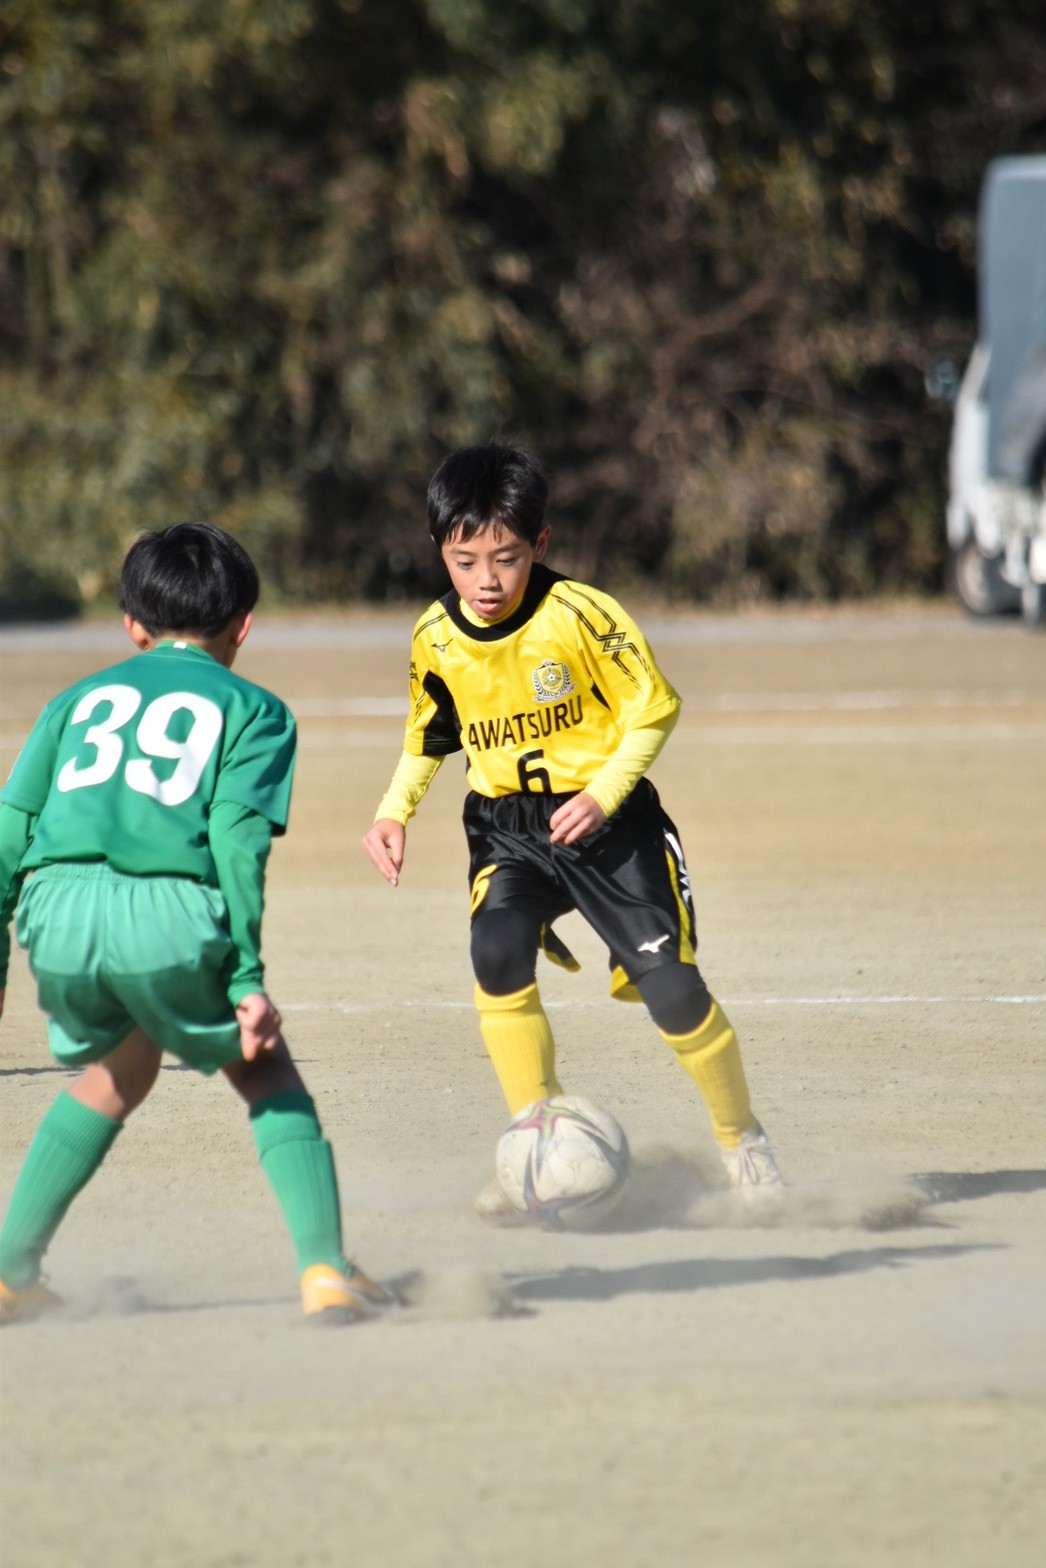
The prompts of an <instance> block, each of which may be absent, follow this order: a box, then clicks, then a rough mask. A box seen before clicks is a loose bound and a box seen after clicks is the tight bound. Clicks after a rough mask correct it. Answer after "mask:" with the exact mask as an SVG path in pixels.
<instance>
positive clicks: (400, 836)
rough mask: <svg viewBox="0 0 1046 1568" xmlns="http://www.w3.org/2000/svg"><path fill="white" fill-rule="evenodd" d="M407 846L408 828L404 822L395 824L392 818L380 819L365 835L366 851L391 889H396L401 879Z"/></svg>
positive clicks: (364, 844)
mask: <svg viewBox="0 0 1046 1568" xmlns="http://www.w3.org/2000/svg"><path fill="white" fill-rule="evenodd" d="M406 844H407V830H406V828H405V827H404V826H403V823H402V822H394V821H393V820H392V818H391V817H380V818H379V819H378V821H377V822H375V824H374V826H373V827H372V828H370V829H369V830H368V831H367V832H366V833H364V835H363V847H364V849H365V850H366V851H367V854H368V855H369V856H370V858H371V860H373V862H374V864H375V865H376V866H377V868H378V870H379V871H380V872H381V874H382V876H383V877H384V878H385V880H386V882H388V883H389V885H390V886H391V887H395V886H396V883H397V882H398V881H399V879H400V867H401V866H402V865H403V852H404V849H405V848H406Z"/></svg>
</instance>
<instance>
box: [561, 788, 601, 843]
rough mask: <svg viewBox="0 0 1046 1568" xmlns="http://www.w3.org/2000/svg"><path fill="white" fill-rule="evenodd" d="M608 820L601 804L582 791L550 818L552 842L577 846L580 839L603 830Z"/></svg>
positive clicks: (565, 802) (564, 803)
mask: <svg viewBox="0 0 1046 1568" xmlns="http://www.w3.org/2000/svg"><path fill="white" fill-rule="evenodd" d="M606 819H607V814H606V812H605V811H604V810H603V808H602V806H601V805H600V804H599V802H598V801H597V800H594V799H593V797H592V796H591V795H586V794H585V792H584V790H582V791H581V794H580V795H572V796H571V797H570V799H569V800H566V801H564V802H563V804H562V805H561V806H560V807H559V809H558V811H554V812H553V813H552V815H551V816H550V817H549V819H548V825H549V827H550V828H551V829H552V832H551V834H550V839H551V842H552V843H553V844H576V843H577V841H578V839H580V838H588V835H589V834H590V833H594V832H595V831H596V829H597V828H601V827H602V826H603V823H604V822H605V821H606Z"/></svg>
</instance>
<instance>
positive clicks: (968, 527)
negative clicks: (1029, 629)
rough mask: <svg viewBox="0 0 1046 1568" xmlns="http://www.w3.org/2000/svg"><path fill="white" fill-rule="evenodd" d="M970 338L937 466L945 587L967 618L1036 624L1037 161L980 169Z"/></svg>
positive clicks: (1041, 289)
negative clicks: (941, 471)
mask: <svg viewBox="0 0 1046 1568" xmlns="http://www.w3.org/2000/svg"><path fill="white" fill-rule="evenodd" d="M978 243H979V270H978V341H977V345H976V347H975V349H974V351H973V354H972V356H971V358H970V363H969V365H968V366H967V368H966V373H965V375H964V376H963V378H962V382H961V384H960V386H959V391H958V396H957V397H956V400H955V418H954V423H953V426H952V439H951V447H950V450H949V457H948V545H949V548H950V552H951V567H952V584H953V586H954V589H955V593H956V595H957V597H958V599H959V601H960V603H961V604H963V605H964V606H965V608H966V609H967V610H968V611H969V612H970V613H971V614H972V615H997V614H1000V613H1002V612H1004V611H1007V610H1015V609H1018V608H1019V609H1020V610H1021V611H1022V613H1023V615H1024V618H1025V620H1026V621H1027V622H1028V623H1029V624H1030V625H1033V626H1042V625H1046V156H1043V157H1027V158H999V159H997V160H996V161H995V162H994V163H991V164H989V165H988V171H987V173H986V175H985V179H984V185H983V188H982V192H981V204H980V215H979V233H978Z"/></svg>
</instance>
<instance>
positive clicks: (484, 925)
mask: <svg viewBox="0 0 1046 1568" xmlns="http://www.w3.org/2000/svg"><path fill="white" fill-rule="evenodd" d="M538 934H539V927H538V925H537V922H536V921H535V920H533V919H532V918H531V917H530V916H528V915H524V914H521V913H520V912H519V911H518V910H515V909H492V910H490V911H489V912H487V913H486V914H479V915H477V916H476V919H475V920H474V921H473V922H472V940H471V953H472V970H473V973H474V974H475V976H476V979H477V981H478V982H479V984H480V986H481V987H482V988H483V990H484V991H486V992H487V994H488V995H489V996H508V995H509V994H510V993H511V992H513V991H522V990H523V989H524V987H525V986H528V985H532V984H533V983H534V972H535V970H536V968H537V954H538Z"/></svg>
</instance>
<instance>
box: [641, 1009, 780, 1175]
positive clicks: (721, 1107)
mask: <svg viewBox="0 0 1046 1568" xmlns="http://www.w3.org/2000/svg"><path fill="white" fill-rule="evenodd" d="M661 1034H662V1036H663V1037H664V1039H665V1040H667V1041H668V1044H669V1045H670V1046H671V1047H672V1049H673V1051H674V1052H675V1053H676V1055H677V1056H678V1058H679V1060H680V1062H681V1063H682V1065H683V1066H684V1067H685V1068H686V1070H687V1072H688V1073H689V1074H690V1076H691V1078H692V1079H693V1080H694V1082H695V1083H696V1084H697V1087H698V1088H699V1089H700V1091H701V1096H702V1098H703V1100H704V1102H705V1104H706V1105H707V1107H708V1114H709V1115H710V1116H711V1118H712V1131H713V1133H714V1134H715V1137H716V1141H717V1142H719V1143H721V1144H723V1145H724V1147H725V1148H728V1149H736V1148H737V1146H738V1144H739V1143H740V1142H741V1136H742V1134H743V1133H745V1132H748V1131H750V1130H751V1129H753V1128H754V1127H756V1126H757V1125H758V1124H757V1122H756V1119H755V1117H754V1116H753V1115H752V1104H751V1101H750V1100H749V1098H748V1084H747V1082H746V1081H745V1070H744V1067H743V1065H742V1062H741V1047H740V1046H739V1045H738V1043H737V1035H736V1034H735V1033H734V1029H733V1025H732V1024H731V1022H730V1020H729V1018H727V1016H726V1014H725V1013H724V1012H723V1009H722V1008H721V1007H720V1005H719V1003H718V1002H716V1001H713V1003H712V1006H711V1008H710V1010H709V1012H708V1015H707V1017H706V1018H705V1020H704V1022H703V1023H702V1024H700V1025H699V1026H698V1028H696V1029H694V1030H692V1031H691V1033H690V1034H665V1032H664V1030H663V1029H662V1031H661Z"/></svg>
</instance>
